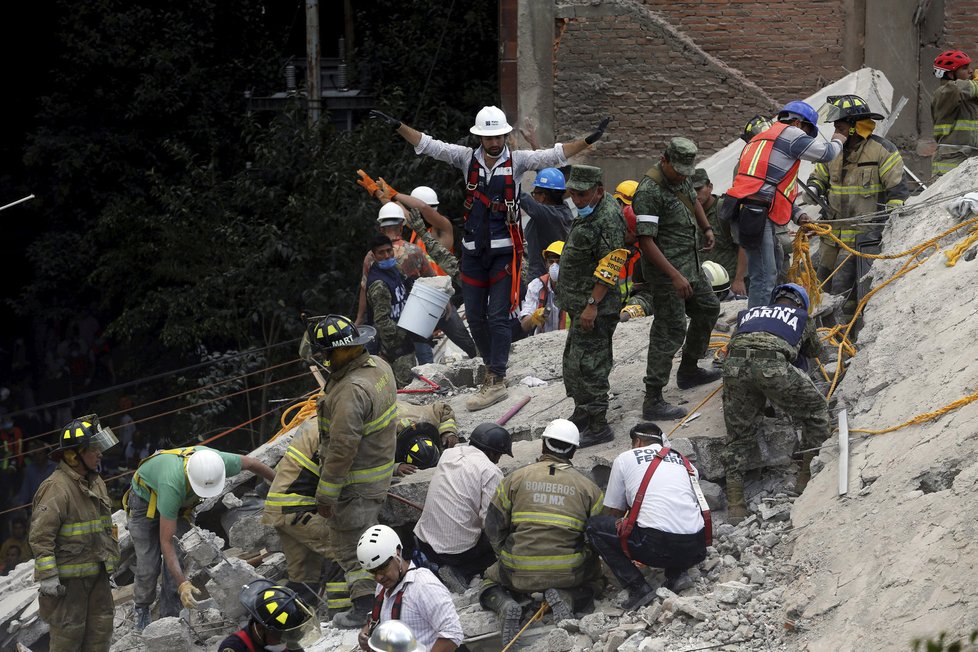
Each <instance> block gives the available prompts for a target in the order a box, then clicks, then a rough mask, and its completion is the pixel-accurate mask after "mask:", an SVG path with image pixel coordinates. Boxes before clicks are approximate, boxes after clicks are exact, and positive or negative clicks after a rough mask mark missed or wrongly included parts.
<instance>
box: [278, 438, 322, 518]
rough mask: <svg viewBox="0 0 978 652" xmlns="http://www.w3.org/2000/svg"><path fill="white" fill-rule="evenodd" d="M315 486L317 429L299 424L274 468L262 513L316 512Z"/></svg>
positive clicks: (316, 483) (317, 453)
mask: <svg viewBox="0 0 978 652" xmlns="http://www.w3.org/2000/svg"><path fill="white" fill-rule="evenodd" d="M318 486H319V427H318V426H317V425H316V420H315V419H308V420H306V421H305V422H303V423H302V424H301V425H300V426H299V428H298V430H297V432H296V433H295V435H293V437H292V442H291V443H290V444H289V447H288V448H286V449H285V454H284V455H282V459H281V460H279V463H278V465H276V467H275V479H274V480H273V481H272V486H271V488H270V489H269V490H268V497H267V498H265V511H266V512H269V513H271V512H279V513H286V514H292V513H295V512H312V511H315V510H316V488H317V487H318Z"/></svg>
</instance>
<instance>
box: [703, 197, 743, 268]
mask: <svg viewBox="0 0 978 652" xmlns="http://www.w3.org/2000/svg"><path fill="white" fill-rule="evenodd" d="M710 196H711V197H713V205H712V206H710V207H709V208H708V209H704V210H705V211H706V217H707V219H709V220H710V226H712V227H713V237H714V238H715V240H716V242H715V243H714V245H713V249H712V251H707V252H705V253H703V261H707V260H712V261H713V262H715V263H719V264H720V265H723V268H724V269H725V270H727V275H728V276H729V277H730V280H731V281H733V280H734V279H735V278H737V254H738V252H739V251H740V247H738V246H737V243H736V242H734V240H733V237H732V236H731V235H730V222H729V221H727V220H721V219H720V217H719V213H720V198H719V197H717V196H716V195H710ZM699 243H700V245H699V246H700V249H702V248H703V246H704V245H705V244H706V242H705V238H704V237H703V234H702V233H701V234H700V239H699Z"/></svg>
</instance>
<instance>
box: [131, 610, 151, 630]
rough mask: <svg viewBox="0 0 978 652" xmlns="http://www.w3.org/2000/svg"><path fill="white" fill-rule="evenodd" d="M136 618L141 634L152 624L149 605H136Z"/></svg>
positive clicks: (137, 628) (137, 627)
mask: <svg viewBox="0 0 978 652" xmlns="http://www.w3.org/2000/svg"><path fill="white" fill-rule="evenodd" d="M133 615H134V616H135V617H136V631H137V632H141V631H143V630H144V629H146V627H147V626H148V625H149V624H150V622H152V618H151V617H150V615H149V605H148V604H147V605H139V604H137V605H136V610H135V612H134V613H133Z"/></svg>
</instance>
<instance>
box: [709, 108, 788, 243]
mask: <svg viewBox="0 0 978 652" xmlns="http://www.w3.org/2000/svg"><path fill="white" fill-rule="evenodd" d="M788 127H789V125H788V124H786V123H784V122H778V123H775V125H774V126H773V127H771V128H770V129H768V130H767V131H762V132H761V133H759V134H757V135H756V136H754V137H753V138H752V139H751V141H750V142H749V143H748V144H747V147H745V148H744V151H743V152H741V154H740V162H739V163H738V165H737V176H735V177H734V182H733V186H732V187H731V188H730V190H728V191H727V194H728V195H730V196H731V197H736V198H738V199H744V198H745V197H750V196H751V195H753V194H755V193H757V192H758V191H759V190H760V189H761V188H762V187H763V186H764V184H765V183H769V180H768V165H769V163H770V162H771V154H772V152H774V141H775V140H777V139H778V136H780V135H781V132H783V131H784V130H785V129H787V128H788ZM800 166H801V161H800V160H796V161H795V163H794V165H792V166H791V168H790V169H789V170H788V174H786V175H784V178H783V179H781V181H780V182H778V185H777V192H776V193H774V200H773V201H772V203H771V206H770V207H769V208H768V217H770V218H771V221H772V222H774V223H775V224H778V225H785V224H787V223H788V222H789V221H790V220H791V207H792V205H793V204H794V203H795V197H796V196H797V195H798V183H797V182H798V168H799V167H800Z"/></svg>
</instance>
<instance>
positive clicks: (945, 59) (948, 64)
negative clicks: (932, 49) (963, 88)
mask: <svg viewBox="0 0 978 652" xmlns="http://www.w3.org/2000/svg"><path fill="white" fill-rule="evenodd" d="M970 63H971V57H969V56H968V55H967V54H965V53H964V52H962V51H961V50H947V51H946V52H941V53H940V54H939V55H937V58H935V59H934V74H935V75H937V76H938V77H943V76H944V73H945V72H951V71H954V70H957V69H958V68H963V67H964V66H967V65H968V64H970Z"/></svg>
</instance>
